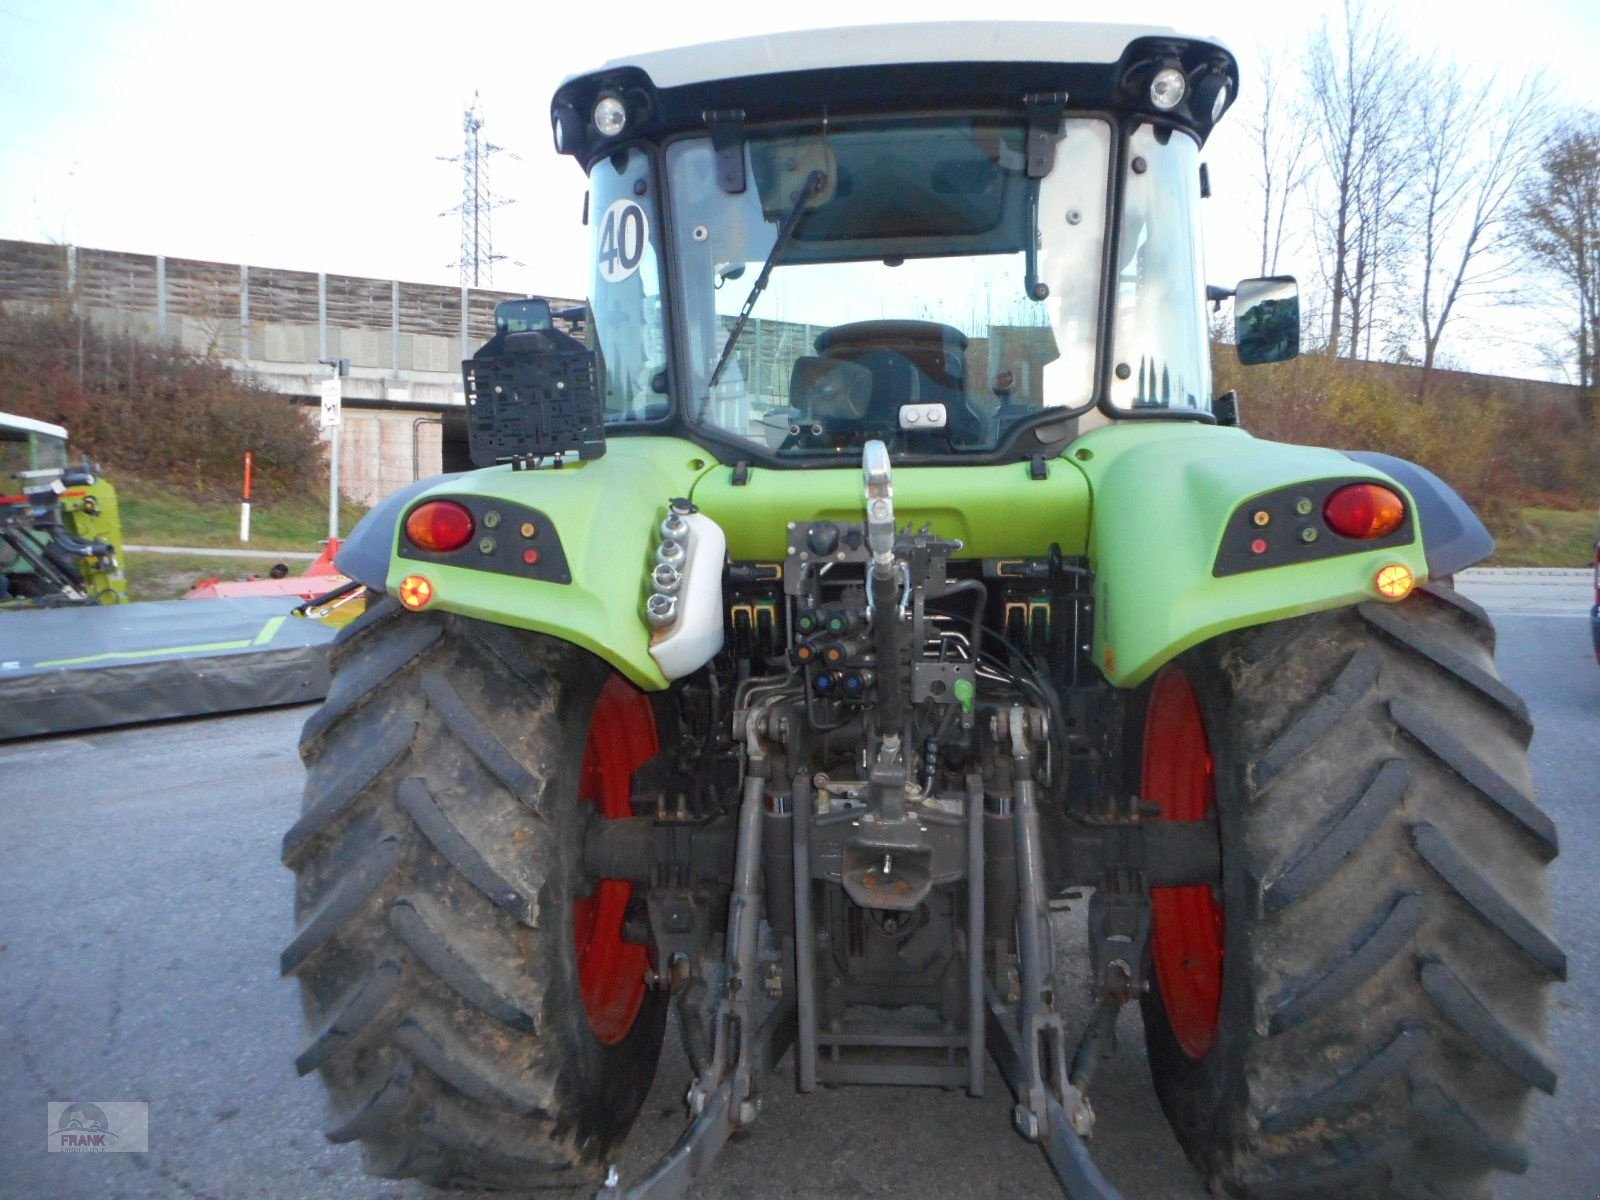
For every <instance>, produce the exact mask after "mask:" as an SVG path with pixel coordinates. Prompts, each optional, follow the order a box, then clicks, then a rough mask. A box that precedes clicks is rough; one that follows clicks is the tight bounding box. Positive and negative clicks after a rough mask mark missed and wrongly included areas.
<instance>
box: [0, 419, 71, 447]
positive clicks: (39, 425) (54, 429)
mask: <svg viewBox="0 0 1600 1200" xmlns="http://www.w3.org/2000/svg"><path fill="white" fill-rule="evenodd" d="M0 429H14V430H16V431H17V432H19V433H42V434H46V435H47V436H49V437H57V438H60V439H61V440H62V441H63V442H64V441H66V440H67V431H66V430H65V429H63V428H61V426H59V425H51V424H50V423H49V422H48V421H35V420H34V419H33V418H32V417H14V416H12V415H11V414H10V413H0Z"/></svg>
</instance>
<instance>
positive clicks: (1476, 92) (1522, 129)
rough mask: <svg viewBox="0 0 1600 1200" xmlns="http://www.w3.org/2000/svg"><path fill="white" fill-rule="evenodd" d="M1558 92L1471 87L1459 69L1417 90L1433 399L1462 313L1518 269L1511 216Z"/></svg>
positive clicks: (1422, 387) (1425, 346) (1424, 303)
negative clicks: (1443, 351) (1438, 363)
mask: <svg viewBox="0 0 1600 1200" xmlns="http://www.w3.org/2000/svg"><path fill="white" fill-rule="evenodd" d="M1549 95H1550V89H1549V86H1548V84H1547V83H1546V81H1545V79H1544V77H1543V76H1541V75H1532V76H1529V77H1528V78H1526V79H1525V80H1524V81H1523V82H1522V83H1521V84H1520V85H1519V86H1518V87H1517V88H1516V90H1515V91H1513V92H1511V93H1509V94H1508V93H1505V92H1503V91H1502V90H1500V89H1499V88H1498V87H1496V86H1495V85H1494V84H1492V83H1491V84H1489V85H1487V86H1484V85H1480V84H1478V83H1476V82H1474V81H1472V80H1469V79H1464V78H1463V76H1462V74H1461V72H1460V70H1459V69H1457V68H1456V67H1455V65H1454V64H1452V65H1450V66H1447V67H1444V68H1442V69H1439V70H1437V71H1435V72H1433V73H1432V74H1431V76H1430V77H1428V78H1427V79H1425V80H1423V81H1422V86H1420V87H1419V88H1418V89H1417V103H1416V120H1417V149H1418V154H1419V158H1420V163H1421V179H1420V181H1419V184H1418V191H1419V206H1420V209H1421V212H1420V220H1419V227H1418V235H1419V236H1418V239H1417V244H1416V245H1417V249H1416V253H1417V256H1418V262H1417V265H1416V268H1415V269H1416V276H1417V283H1418V287H1419V295H1418V299H1417V310H1416V317H1417V321H1418V323H1419V324H1420V325H1421V327H1422V377H1421V380H1420V382H1419V383H1418V386H1417V394H1418V396H1419V397H1421V396H1423V395H1425V394H1426V392H1427V388H1428V383H1429V379H1430V376H1431V374H1432V372H1433V368H1434V363H1435V360H1436V359H1437V357H1438V353H1439V341H1440V339H1441V338H1443V336H1444V331H1445V327H1446V326H1447V325H1448V324H1449V323H1450V320H1451V318H1452V317H1453V316H1454V315H1455V314H1456V311H1457V305H1458V304H1459V303H1460V302H1461V301H1463V300H1468V299H1471V298H1472V297H1475V296H1479V295H1483V294H1486V293H1489V292H1494V291H1497V290H1499V289H1500V288H1501V287H1502V286H1503V285H1504V284H1505V283H1506V282H1507V281H1508V280H1509V279H1510V277H1511V275H1512V274H1513V273H1514V271H1515V264H1514V262H1513V261H1512V260H1511V259H1510V257H1508V255H1507V254H1506V253H1505V251H1506V250H1507V249H1508V248H1509V245H1510V242H1511V232H1510V228H1509V225H1508V218H1509V217H1510V215H1511V209H1512V206H1513V204H1514V201H1515V199H1516V195H1517V188H1518V186H1519V184H1520V183H1521V181H1522V179H1523V176H1524V174H1525V172H1526V171H1527V170H1528V169H1529V168H1530V167H1531V166H1532V165H1533V163H1534V161H1535V160H1536V159H1537V157H1538V151H1539V146H1540V142H1541V139H1542V137H1543V136H1544V132H1545V127H1546V123H1547V120H1548V112H1549Z"/></svg>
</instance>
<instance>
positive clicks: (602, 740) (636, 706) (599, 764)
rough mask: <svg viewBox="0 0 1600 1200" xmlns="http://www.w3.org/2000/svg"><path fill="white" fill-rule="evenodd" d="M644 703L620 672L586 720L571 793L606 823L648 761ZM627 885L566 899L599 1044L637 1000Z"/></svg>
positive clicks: (618, 1029)
mask: <svg viewBox="0 0 1600 1200" xmlns="http://www.w3.org/2000/svg"><path fill="white" fill-rule="evenodd" d="M659 746H660V743H659V742H658V740H657V738H656V721H655V715H654V714H653V713H652V712H651V710H650V700H649V698H648V697H647V696H645V694H644V693H643V692H641V691H639V689H637V688H635V687H634V686H632V685H631V684H630V683H628V681H627V680H625V679H623V678H622V676H620V675H613V676H612V677H611V678H610V679H608V680H607V681H606V685H605V687H604V688H603V689H601V692H600V699H599V701H598V702H597V703H596V704H595V709H594V717H593V719H592V720H591V721H590V722H589V740H588V743H587V744H586V745H585V746H584V749H583V775H582V778H581V780H580V782H579V784H578V795H579V797H580V798H581V799H582V800H584V801H585V802H587V803H589V804H592V805H594V806H595V808H597V809H598V810H599V811H600V815H601V816H602V817H603V818H604V819H606V820H608V821H609V820H615V819H616V818H618V817H631V816H633V805H632V803H631V797H632V795H633V773H634V772H635V771H637V770H638V769H639V768H640V767H641V766H643V765H644V764H645V763H646V762H648V761H649V760H650V759H651V758H652V757H654V756H655V753H656V750H657V749H658V748H659ZM632 898H633V884H631V883H625V882H623V881H621V880H616V879H607V880H604V881H602V882H601V883H599V884H597V885H596V886H595V889H594V892H593V894H592V895H590V896H587V897H580V898H577V899H574V900H573V902H572V940H573V942H574V943H575V944H576V946H577V948H578V987H579V989H580V990H581V991H582V992H583V1008H584V1011H585V1012H586V1013H587V1014H588V1016H589V1028H590V1029H592V1030H593V1031H594V1036H595V1037H596V1038H597V1039H598V1040H599V1041H601V1042H604V1043H605V1044H606V1045H608V1046H610V1045H615V1044H616V1043H617V1042H620V1041H621V1040H622V1039H623V1038H625V1037H627V1036H628V1031H629V1030H630V1029H632V1028H633V1022H634V1018H636V1017H637V1016H638V1015H639V1006H640V1005H641V1004H643V1003H644V994H645V983H644V973H645V969H646V968H647V967H648V966H649V965H650V959H649V954H648V951H647V950H646V948H645V947H644V946H640V945H636V944H634V943H633V942H625V941H623V940H622V925H623V922H624V920H626V918H627V915H628V902H629V901H630V900H631V899H632Z"/></svg>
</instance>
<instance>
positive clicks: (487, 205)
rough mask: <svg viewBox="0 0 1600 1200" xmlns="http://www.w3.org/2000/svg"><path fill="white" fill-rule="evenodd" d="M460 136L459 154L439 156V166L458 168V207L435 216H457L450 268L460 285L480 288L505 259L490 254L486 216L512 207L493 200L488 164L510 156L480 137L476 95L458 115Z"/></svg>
mask: <svg viewBox="0 0 1600 1200" xmlns="http://www.w3.org/2000/svg"><path fill="white" fill-rule="evenodd" d="M461 132H462V134H463V138H464V141H463V145H462V150H461V153H460V154H453V155H449V156H445V155H440V156H439V159H440V161H441V162H452V163H460V164H461V203H460V204H458V205H456V206H455V207H454V208H450V209H446V210H445V211H444V212H442V213H440V214H439V215H440V216H441V217H448V216H451V215H452V214H456V213H459V214H460V215H461V257H460V258H459V259H458V260H456V262H454V263H451V264H450V265H451V266H455V267H460V268H461V282H462V283H463V284H466V285H468V286H470V287H482V286H485V285H488V284H492V283H493V282H494V264H495V263H497V262H499V261H500V260H502V259H503V258H505V255H503V254H496V253H495V252H494V237H493V233H492V227H491V224H490V220H489V216H490V214H491V213H492V212H494V210H495V209H497V208H502V207H504V206H505V205H507V204H514V203H515V201H514V200H506V199H502V198H500V197H498V196H496V195H495V194H494V192H493V190H492V189H491V188H490V186H489V160H490V159H491V158H492V157H493V156H494V155H496V154H501V153H506V154H510V152H509V151H507V150H506V149H505V147H504V146H496V145H494V144H493V143H492V142H489V141H487V140H485V139H484V137H483V136H482V135H483V107H482V105H481V104H480V102H479V100H478V93H477V92H473V93H472V106H471V107H470V108H468V109H466V110H465V111H464V112H463V113H462V116H461ZM510 157H512V158H516V157H517V155H515V154H511V155H510Z"/></svg>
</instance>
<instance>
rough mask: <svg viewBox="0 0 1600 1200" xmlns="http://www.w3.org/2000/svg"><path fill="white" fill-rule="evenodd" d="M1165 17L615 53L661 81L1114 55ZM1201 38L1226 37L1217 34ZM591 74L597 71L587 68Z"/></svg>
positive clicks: (852, 33)
mask: <svg viewBox="0 0 1600 1200" xmlns="http://www.w3.org/2000/svg"><path fill="white" fill-rule="evenodd" d="M1178 36H1180V35H1179V34H1178V33H1177V31H1176V30H1173V29H1170V28H1168V27H1166V26H1162V25H1112V24H1103V23H1095V22H1068V21H940V22H926V23H919V24H907V25H856V26H849V27H844V28H838V29H807V30H802V31H799V32H795V33H772V34H764V35H762V36H759V37H747V38H736V39H733V40H731V41H726V42H711V43H708V44H706V45H700V46H684V47H682V48H680V49H676V50H659V51H655V52H652V53H649V54H638V55H632V56H630V57H626V58H616V59H612V60H611V61H610V62H608V63H606V64H605V66H604V67H601V68H600V70H602V71H603V70H609V69H612V68H616V67H639V68H641V69H642V70H644V72H645V73H646V74H647V75H649V76H650V79H651V81H652V82H653V83H654V84H655V85H656V86H657V87H659V88H672V87H682V86H684V85H686V84H695V83H707V82H710V81H712V80H716V79H737V78H740V77H743V76H746V75H766V74H771V73H773V72H778V71H811V70H826V69H828V68H830V67H863V66H879V65H889V64H898V63H928V62H1064V63H1070V62H1082V63H1110V62H1116V61H1117V60H1118V59H1119V58H1121V57H1122V52H1123V51H1124V50H1126V49H1127V48H1128V43H1129V42H1131V41H1133V40H1134V39H1135V38H1140V37H1178ZM1196 40H1199V41H1205V42H1210V43H1212V44H1215V45H1219V46H1220V45H1221V44H1222V43H1221V42H1218V41H1217V39H1215V38H1199V39H1196ZM584 74H586V75H587V74H593V72H588V71H586V72H584Z"/></svg>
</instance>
